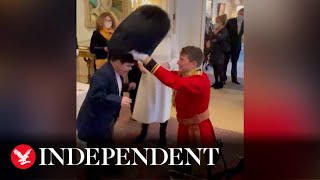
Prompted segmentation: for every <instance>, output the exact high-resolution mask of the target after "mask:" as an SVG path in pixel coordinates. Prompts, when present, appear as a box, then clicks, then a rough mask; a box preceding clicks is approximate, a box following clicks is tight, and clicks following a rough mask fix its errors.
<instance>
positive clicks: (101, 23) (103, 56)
mask: <svg viewBox="0 0 320 180" xmlns="http://www.w3.org/2000/svg"><path fill="white" fill-rule="evenodd" d="M115 29H116V21H115V17H114V16H113V14H111V13H110V12H104V13H102V14H100V16H99V17H98V19H97V21H96V30H95V31H94V32H93V34H92V37H91V42H90V52H91V53H92V54H95V55H96V59H95V62H94V69H95V71H96V70H97V69H99V68H100V67H101V66H102V65H103V64H104V63H106V60H107V58H108V42H109V40H110V38H111V36H112V34H113V32H114V30H115Z"/></svg>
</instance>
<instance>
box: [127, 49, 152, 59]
mask: <svg viewBox="0 0 320 180" xmlns="http://www.w3.org/2000/svg"><path fill="white" fill-rule="evenodd" d="M129 54H131V55H132V56H133V59H135V60H136V61H143V60H145V59H146V58H147V57H149V55H148V54H144V53H140V52H138V51H136V50H131V51H129Z"/></svg>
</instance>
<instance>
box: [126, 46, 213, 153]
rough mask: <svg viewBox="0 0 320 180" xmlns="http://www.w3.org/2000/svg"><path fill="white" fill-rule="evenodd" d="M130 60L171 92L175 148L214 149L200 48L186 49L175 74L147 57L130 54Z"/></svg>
mask: <svg viewBox="0 0 320 180" xmlns="http://www.w3.org/2000/svg"><path fill="white" fill-rule="evenodd" d="M130 53H131V54H132V55H133V57H134V59H136V60H138V61H141V62H143V64H144V65H145V67H146V69H148V70H149V71H150V72H151V73H153V74H154V75H155V76H156V77H157V78H158V79H159V80H160V81H161V82H162V83H164V84H165V85H167V86H169V87H171V88H172V89H173V90H174V106H175V107H176V111H177V120H178V122H179V129H178V137H177V145H178V147H202V148H204V147H207V148H210V147H214V146H215V143H216V138H215V134H214V130H213V127H212V124H211V122H210V119H209V110H208V106H209V99H210V81H209V79H208V76H207V75H206V74H205V73H203V72H202V71H201V68H200V67H201V65H202V62H203V59H204V55H203V53H202V51H201V49H200V48H197V47H193V46H187V47H184V48H183V49H182V50H181V53H180V59H179V61H178V62H177V64H178V66H179V72H176V71H168V70H167V69H165V68H164V67H161V66H160V65H159V64H157V63H156V62H155V61H154V60H152V59H151V58H150V57H149V56H148V55H147V54H143V53H139V52H137V51H135V50H133V51H130Z"/></svg>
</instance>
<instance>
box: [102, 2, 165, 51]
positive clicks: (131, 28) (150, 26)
mask: <svg viewBox="0 0 320 180" xmlns="http://www.w3.org/2000/svg"><path fill="white" fill-rule="evenodd" d="M169 29H170V20H169V17H168V14H167V13H166V12H165V11H164V10H162V9H161V8H160V7H158V6H153V5H144V6H141V7H139V8H138V9H136V10H135V11H133V12H132V13H131V14H130V15H129V16H128V17H127V18H126V19H125V20H123V21H122V23H121V24H120V25H119V26H118V27H117V29H116V30H115V32H114V33H113V35H112V37H111V39H110V41H109V47H108V49H109V52H110V55H111V56H114V55H120V54H127V53H128V52H129V51H131V50H133V49H135V50H137V51H138V52H142V53H145V54H149V55H151V54H152V52H153V51H154V50H155V48H156V47H157V46H158V45H159V43H160V42H161V41H162V39H163V38H164V37H165V36H166V34H167V33H168V31H169Z"/></svg>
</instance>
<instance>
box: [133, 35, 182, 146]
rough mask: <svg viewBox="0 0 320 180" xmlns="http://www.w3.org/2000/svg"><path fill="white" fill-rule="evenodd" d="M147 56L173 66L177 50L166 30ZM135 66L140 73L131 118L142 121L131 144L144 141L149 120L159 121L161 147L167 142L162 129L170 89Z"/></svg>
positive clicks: (174, 67)
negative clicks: (162, 37)
mask: <svg viewBox="0 0 320 180" xmlns="http://www.w3.org/2000/svg"><path fill="white" fill-rule="evenodd" d="M151 57H152V58H153V59H154V60H155V61H157V62H158V63H159V64H161V65H162V67H165V68H167V69H170V70H177V69H178V67H177V61H178V59H179V50H178V47H177V42H176V39H175V36H174V35H173V34H170V33H169V34H168V35H167V36H166V37H165V38H164V39H163V40H162V41H161V43H160V44H159V45H158V46H157V48H156V49H155V51H154V52H153V53H152V55H151ZM139 67H140V69H141V71H142V72H143V74H142V76H141V80H140V85H139V88H138V93H137V100H136V103H137V104H136V105H135V109H134V111H133V114H132V119H134V120H137V121H138V122H141V123H142V130H141V132H140V135H139V136H138V137H137V138H136V140H135V142H134V144H139V143H142V142H143V141H144V139H145V138H146V136H147V132H148V127H149V124H151V123H160V129H159V135H160V139H159V141H158V146H159V147H165V146H166V145H167V140H166V129H167V124H168V120H169V119H170V114H171V107H172V103H171V101H172V89H171V88H169V87H167V86H165V85H164V84H162V83H161V81H159V80H158V79H157V78H156V77H154V76H153V75H152V74H151V73H150V72H149V71H148V70H147V69H145V68H144V66H139ZM146 97H148V98H146Z"/></svg>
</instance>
